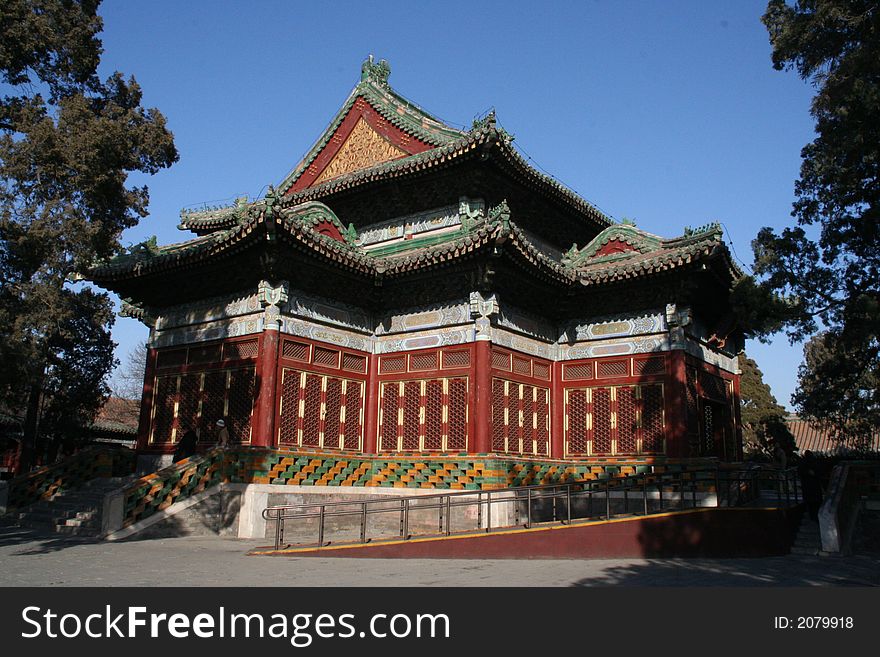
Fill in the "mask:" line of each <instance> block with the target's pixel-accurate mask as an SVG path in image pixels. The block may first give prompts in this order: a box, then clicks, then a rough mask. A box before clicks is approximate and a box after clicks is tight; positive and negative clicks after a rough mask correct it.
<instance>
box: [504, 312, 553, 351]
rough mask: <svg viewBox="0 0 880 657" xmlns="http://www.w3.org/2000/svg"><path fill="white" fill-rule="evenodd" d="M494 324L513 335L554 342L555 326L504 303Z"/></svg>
mask: <svg viewBox="0 0 880 657" xmlns="http://www.w3.org/2000/svg"><path fill="white" fill-rule="evenodd" d="M495 324H496V326H499V327H503V328H505V329H508V330H510V331H514V332H515V333H522V334H524V335H528V336H531V337H533V338H538V339H539V340H545V341H547V342H556V335H557V329H556V326H555V325H553V324H551V323H550V322H548V321H546V320H544V319H541V318H540V317H538V316H537V315H533V314H531V313H527V312H524V311H522V310H520V309H518V308H513V307H511V306H509V305H507V304H506V303H505V304H502V305H501V312H500V313H499V314H498V316H497V317H496V319H495Z"/></svg>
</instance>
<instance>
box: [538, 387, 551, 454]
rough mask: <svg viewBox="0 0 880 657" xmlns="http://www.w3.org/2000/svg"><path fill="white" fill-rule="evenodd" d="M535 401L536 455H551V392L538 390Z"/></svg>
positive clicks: (543, 389)
mask: <svg viewBox="0 0 880 657" xmlns="http://www.w3.org/2000/svg"><path fill="white" fill-rule="evenodd" d="M536 390H537V397H536V399H535V424H536V429H535V453H536V454H544V455H546V454H549V453H550V391H549V390H547V389H546V388H536Z"/></svg>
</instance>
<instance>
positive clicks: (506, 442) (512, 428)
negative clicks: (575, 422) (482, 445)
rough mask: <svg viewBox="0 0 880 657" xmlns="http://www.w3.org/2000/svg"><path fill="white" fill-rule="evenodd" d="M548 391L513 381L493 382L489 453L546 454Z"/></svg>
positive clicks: (547, 446)
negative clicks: (491, 451) (490, 450)
mask: <svg viewBox="0 0 880 657" xmlns="http://www.w3.org/2000/svg"><path fill="white" fill-rule="evenodd" d="M549 403H550V390H549V389H547V388H540V387H537V386H532V385H528V384H523V383H517V382H516V381H507V380H504V379H493V380H492V450H493V451H495V452H502V453H508V454H543V455H546V454H548V453H549V451H548V449H549V444H550V427H549V424H550V422H549Z"/></svg>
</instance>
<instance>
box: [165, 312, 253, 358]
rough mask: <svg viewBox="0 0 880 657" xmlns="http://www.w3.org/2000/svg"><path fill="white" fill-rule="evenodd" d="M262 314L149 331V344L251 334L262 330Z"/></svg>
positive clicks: (171, 343) (218, 338)
mask: <svg viewBox="0 0 880 657" xmlns="http://www.w3.org/2000/svg"><path fill="white" fill-rule="evenodd" d="M263 319H264V318H263V314H262V313H251V314H250V315H245V316H242V317H237V318H235V319H234V320H221V321H216V322H204V323H200V324H196V325H192V326H182V327H177V328H173V329H167V330H162V331H160V330H155V329H154V330H152V331H150V346H151V347H153V348H156V349H159V348H162V347H174V346H178V345H184V344H190V343H194V342H207V341H209V340H220V339H223V338H234V337H238V336H241V335H251V334H254V333H259V332H260V331H262V330H263Z"/></svg>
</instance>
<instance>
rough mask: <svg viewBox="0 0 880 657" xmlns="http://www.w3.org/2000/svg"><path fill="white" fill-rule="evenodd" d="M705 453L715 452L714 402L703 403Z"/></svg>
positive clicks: (703, 446) (703, 445)
mask: <svg viewBox="0 0 880 657" xmlns="http://www.w3.org/2000/svg"><path fill="white" fill-rule="evenodd" d="M702 448H703V451H702V453H703V454H704V455H710V454H713V453H714V452H715V409H714V408H713V406H712V404H703V444H702Z"/></svg>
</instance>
